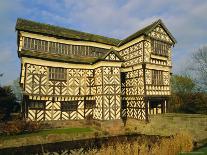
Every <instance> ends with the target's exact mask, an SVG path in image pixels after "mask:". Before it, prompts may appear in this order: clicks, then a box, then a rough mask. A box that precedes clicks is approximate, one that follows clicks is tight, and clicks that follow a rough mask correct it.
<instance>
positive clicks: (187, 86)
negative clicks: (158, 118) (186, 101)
mask: <svg viewBox="0 0 207 155" xmlns="http://www.w3.org/2000/svg"><path fill="white" fill-rule="evenodd" d="M171 84H172V92H173V93H176V94H180V95H184V94H190V93H192V92H193V91H194V90H195V88H196V84H195V82H194V81H193V80H192V78H191V77H190V76H188V75H173V76H172V78H171Z"/></svg>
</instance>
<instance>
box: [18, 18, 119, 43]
mask: <svg viewBox="0 0 207 155" xmlns="http://www.w3.org/2000/svg"><path fill="white" fill-rule="evenodd" d="M16 30H19V31H21V30H22V31H26V32H33V33H38V34H44V35H51V36H56V37H60V38H64V39H72V40H84V41H92V42H98V43H103V44H108V45H113V46H117V45H118V44H119V42H120V41H121V40H119V39H115V38H109V37H104V36H101V35H96V34H90V33H86V32H81V31H77V30H72V29H68V28H63V27H59V26H54V25H49V24H43V23H39V22H35V21H31V20H27V19H21V18H18V19H17V23H16Z"/></svg>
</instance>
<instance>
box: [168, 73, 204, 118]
mask: <svg viewBox="0 0 207 155" xmlns="http://www.w3.org/2000/svg"><path fill="white" fill-rule="evenodd" d="M171 80H172V81H171V84H172V98H171V102H170V111H171V112H184V113H203V114H206V113H207V104H206V101H207V95H206V94H205V93H202V92H199V91H197V85H196V83H195V81H194V80H193V79H192V78H191V77H190V76H187V75H174V76H172V79H171Z"/></svg>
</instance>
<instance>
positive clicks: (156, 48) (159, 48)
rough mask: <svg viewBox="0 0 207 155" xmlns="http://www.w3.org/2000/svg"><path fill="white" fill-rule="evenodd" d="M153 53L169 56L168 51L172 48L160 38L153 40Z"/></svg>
mask: <svg viewBox="0 0 207 155" xmlns="http://www.w3.org/2000/svg"><path fill="white" fill-rule="evenodd" d="M151 47H152V53H153V54H156V55H160V56H165V57H167V56H168V51H169V49H170V45H169V44H167V43H165V42H162V41H159V40H152V42H151Z"/></svg>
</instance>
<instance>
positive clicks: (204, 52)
mask: <svg viewBox="0 0 207 155" xmlns="http://www.w3.org/2000/svg"><path fill="white" fill-rule="evenodd" d="M192 69H193V72H194V77H195V78H196V79H197V82H198V83H199V84H200V87H201V88H202V89H203V90H205V91H206V90H207V46H203V47H202V48H199V49H198V50H197V51H196V52H195V53H194V54H193V64H192Z"/></svg>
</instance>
